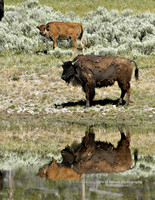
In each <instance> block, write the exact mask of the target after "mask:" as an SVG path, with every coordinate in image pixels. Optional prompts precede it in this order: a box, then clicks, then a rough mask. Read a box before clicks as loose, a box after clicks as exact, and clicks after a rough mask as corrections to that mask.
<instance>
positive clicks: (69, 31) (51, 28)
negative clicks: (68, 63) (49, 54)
mask: <svg viewBox="0 0 155 200" xmlns="http://www.w3.org/2000/svg"><path fill="white" fill-rule="evenodd" d="M37 28H38V29H39V30H40V34H41V35H43V36H45V37H46V38H49V39H51V40H53V49H55V48H56V46H57V40H58V39H68V38H71V39H72V41H73V45H74V53H75V52H76V50H77V46H78V43H77V40H78V39H79V40H80V44H81V46H82V53H83V54H84V41H83V40H82V36H83V32H84V28H83V26H82V24H80V23H75V22H49V23H48V24H46V25H44V24H42V25H40V26H37Z"/></svg>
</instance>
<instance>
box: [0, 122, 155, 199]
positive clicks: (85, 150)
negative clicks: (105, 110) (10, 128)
mask: <svg viewBox="0 0 155 200" xmlns="http://www.w3.org/2000/svg"><path fill="white" fill-rule="evenodd" d="M74 128H75V127H74V125H73V126H72V128H71V129H69V130H70V131H68V129H67V132H68V135H70V137H71V138H72V140H71V139H68V137H69V136H68V135H65V138H66V140H65V139H64V138H63V139H64V140H63V139H60V138H59V139H58V138H57V142H56V141H55V140H54V143H55V146H54V144H53V143H52V142H51V145H52V147H51V149H53V148H54V149H53V150H51V151H52V153H49V151H48V150H47V149H45V150H46V151H45V152H44V153H43V152H39V151H37V152H35V149H33V146H26V149H27V148H29V149H27V150H24V148H23V149H22V150H19V147H18V145H17V143H19V140H18V139H19V138H17V136H15V134H14V137H13V138H12V141H14V142H15V145H16V146H17V147H18V151H17V149H16V150H15V147H13V148H12V151H10V149H9V147H8V149H5V150H4V148H3V151H2V150H1V155H0V156H1V159H0V160H1V161H0V169H1V171H0V199H11V200H13V199H15V200H18V199H19V200H20V199H28V200H29V199H33V200H35V199H36V200H39V199H50V200H51V199H55V200H56V199H59V200H61V199H68V200H69V199H71V200H72V199H77V200H79V199H81V200H86V199H87V200H97V199H108V200H109V199H115V200H116V199H122V200H123V199H132V200H133V199H155V156H154V153H153V152H152V151H151V150H150V149H149V147H146V148H145V151H144V146H143V145H142V144H141V141H140V143H139V141H138V140H137V137H138V138H140V137H142V139H143V140H144V139H145V141H144V145H145V143H147V142H148V141H147V139H148V138H149V137H148V136H154V135H153V134H152V132H151V131H150V132H149V131H148V132H147V131H146V132H147V133H146V135H145V134H144V133H143V131H141V133H143V134H141V135H138V136H137V134H134V132H135V130H134V129H131V130H130V131H129V128H125V129H124V128H122V127H118V128H117V130H115V131H114V130H113V131H112V129H110V128H108V129H105V127H102V128H101V127H87V128H86V127H85V128H84V127H81V128H80V129H77V132H78V133H79V132H81V135H80V137H79V136H78V137H77V138H76V139H77V141H78V142H77V141H76V142H75V141H74V140H73V132H74V131H75V130H74ZM76 128H77V127H76ZM73 130H74V131H73ZM63 131H64V129H63ZM65 131H66V130H65ZM6 132H7V131H6ZM17 132H18V131H17ZM23 132H24V131H23ZM28 132H29V131H28ZM33 132H34V130H33ZM53 132H55V137H56V136H57V134H58V132H59V134H60V132H61V131H60V128H58V129H57V130H56V129H55V128H54V126H53ZM103 132H104V135H103ZM111 133H112V135H111ZM23 134H24V133H23ZM101 135H102V136H101ZM116 135H117V136H116ZM50 136H51V137H50V139H51V138H52V139H53V138H54V136H52V131H51V132H50ZM109 136H110V137H109ZM112 136H113V138H112ZM10 137H12V136H10ZM30 137H32V135H30ZM70 137H69V138H70ZM108 137H109V139H108ZM45 138H46V137H44V140H43V142H44V143H46V144H47V145H49V144H48V142H47V140H46V141H45ZM104 138H106V139H104ZM24 140H25V139H24ZM27 140H28V143H27V144H24V145H28V144H29V143H30V139H29V138H27ZM36 140H39V136H38V137H37V139H36ZM151 140H152V142H153V144H152V143H151V142H150V147H152V145H154V137H152V138H151ZM32 141H33V140H32V139H31V142H32ZM50 141H51V140H50ZM66 141H69V142H68V144H67V143H66ZM71 141H72V142H71ZM20 142H22V140H20ZM40 142H41V141H40ZM40 142H38V143H39V144H38V143H35V145H36V146H37V148H39V145H40ZM46 144H44V145H46ZM58 144H59V145H60V146H59V145H58ZM12 145H14V143H12ZM41 147H42V146H40V148H41ZM1 148H2V145H1ZM31 148H32V149H33V150H32V149H31ZM38 152H39V153H38ZM137 152H138V153H137ZM149 152H150V153H149Z"/></svg>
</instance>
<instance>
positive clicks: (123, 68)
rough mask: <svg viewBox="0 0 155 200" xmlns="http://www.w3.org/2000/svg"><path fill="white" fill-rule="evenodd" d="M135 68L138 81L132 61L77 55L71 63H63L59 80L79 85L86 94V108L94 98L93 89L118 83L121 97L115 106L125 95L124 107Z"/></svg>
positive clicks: (127, 102)
mask: <svg viewBox="0 0 155 200" xmlns="http://www.w3.org/2000/svg"><path fill="white" fill-rule="evenodd" d="M132 62H133V63H134V64H135V66H136V70H135V78H136V80H137V79H138V68H137V65H136V63H135V62H134V61H132V60H129V59H126V58H122V57H114V56H95V55H85V56H84V55H78V56H77V57H75V58H74V59H73V61H67V62H63V65H62V67H63V73H62V76H61V78H62V79H63V80H64V81H66V82H67V83H72V84H73V85H80V86H82V88H83V91H84V92H85V93H86V107H89V106H90V105H91V103H92V100H93V98H94V96H95V88H96V87H98V88H100V87H107V86H111V85H113V84H114V82H115V81H117V82H118V85H119V87H120V88H121V96H120V99H119V101H118V104H117V105H120V104H122V101H123V98H124V96H125V94H127V100H126V105H129V100H130V81H131V76H132V71H133V65H132Z"/></svg>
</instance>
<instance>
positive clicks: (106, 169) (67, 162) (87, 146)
mask: <svg viewBox="0 0 155 200" xmlns="http://www.w3.org/2000/svg"><path fill="white" fill-rule="evenodd" d="M129 147H130V134H129V133H127V135H126V136H125V134H124V133H123V132H121V139H120V141H119V142H118V145H117V148H115V147H114V146H113V145H112V144H111V143H107V142H101V141H95V134H94V133H93V131H90V130H89V131H86V133H85V137H83V139H82V142H81V144H78V145H75V146H74V147H73V146H68V147H66V148H65V149H63V150H62V151H61V155H62V158H63V160H62V162H61V163H57V162H56V160H55V159H54V158H53V160H52V162H51V163H50V164H47V165H45V166H44V167H42V168H40V169H39V173H38V175H39V176H40V177H46V178H48V179H50V180H60V179H62V180H76V179H80V178H81V177H82V175H83V174H93V173H112V172H123V171H126V170H129V169H132V168H133V167H135V165H136V161H137V153H138V151H137V150H135V152H134V161H135V164H134V166H133V167H131V166H132V155H131V151H130V148H129Z"/></svg>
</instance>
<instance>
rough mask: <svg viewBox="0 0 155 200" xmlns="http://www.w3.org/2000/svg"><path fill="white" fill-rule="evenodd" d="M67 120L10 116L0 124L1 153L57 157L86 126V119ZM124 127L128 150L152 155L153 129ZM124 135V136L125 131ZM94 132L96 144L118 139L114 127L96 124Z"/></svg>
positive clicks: (78, 136) (154, 150) (62, 117)
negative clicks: (52, 155) (10, 152)
mask: <svg viewBox="0 0 155 200" xmlns="http://www.w3.org/2000/svg"><path fill="white" fill-rule="evenodd" d="M69 117H70V118H69ZM69 117H68V118H67V117H66V115H65V116H63V115H61V118H57V117H55V116H54V115H49V116H43V117H41V116H40V117H39V116H30V115H27V116H26V115H25V116H21V115H20V116H18V115H14V116H8V117H6V119H5V118H4V117H3V121H2V120H1V123H0V132H1V140H0V143H1V149H3V150H9V151H15V152H19V153H20V152H26V151H29V150H31V151H33V152H38V153H39V154H41V155H46V154H48V153H53V154H57V155H59V154H60V152H61V150H62V149H63V148H65V146H67V145H71V143H72V142H73V141H75V140H76V141H77V142H81V139H82V137H83V136H84V135H85V130H86V128H87V127H88V125H89V124H88V123H87V120H86V119H85V120H86V121H85V120H83V121H82V120H79V121H75V122H74V123H73V121H72V120H71V116H69ZM69 119H70V121H69ZM94 124H95V122H94ZM123 126H124V127H125V125H123ZM127 127H128V129H129V130H130V134H131V149H134V148H138V149H139V152H140V154H146V155H147V154H154V152H155V145H154V141H155V136H154V132H153V129H152V128H153V127H149V126H147V125H144V126H143V125H142V126H139V127H138V126H135V127H134V126H129V125H128V124H127ZM124 131H125V133H126V130H124ZM94 132H95V134H96V140H101V141H108V142H111V143H113V144H114V145H116V144H117V142H118V141H119V139H120V133H119V130H118V126H117V124H116V123H114V124H112V123H109V124H104V123H103V121H102V120H101V121H99V120H98V121H97V123H96V125H95V126H94Z"/></svg>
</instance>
